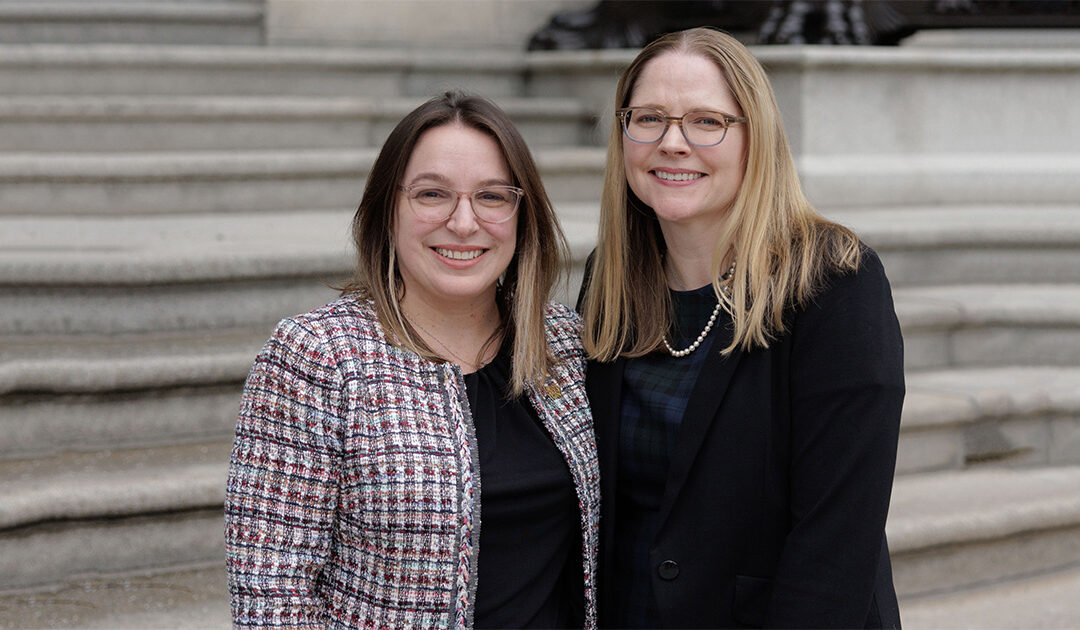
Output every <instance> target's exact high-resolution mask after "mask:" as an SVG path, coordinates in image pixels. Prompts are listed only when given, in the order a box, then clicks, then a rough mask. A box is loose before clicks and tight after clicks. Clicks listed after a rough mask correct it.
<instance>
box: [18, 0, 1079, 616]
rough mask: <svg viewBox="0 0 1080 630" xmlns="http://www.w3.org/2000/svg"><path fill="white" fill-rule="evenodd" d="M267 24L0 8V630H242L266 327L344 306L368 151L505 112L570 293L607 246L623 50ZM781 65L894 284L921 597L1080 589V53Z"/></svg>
mask: <svg viewBox="0 0 1080 630" xmlns="http://www.w3.org/2000/svg"><path fill="white" fill-rule="evenodd" d="M260 10H261V4H260V3H258V2H250V1H246V0H236V1H230V0H216V1H204V2H196V1H194V0H173V1H168V0H158V1H157V2H152V1H128V2H105V1H104V0H102V1H100V2H99V1H95V0H81V1H68V2H53V1H52V0H49V1H45V2H32V3H31V2H11V1H7V0H0V315H2V316H0V434H2V435H3V436H4V437H3V439H2V440H0V479H2V480H3V483H2V485H0V627H9V626H11V627H72V626H78V627H113V628H120V627H210V626H227V625H228V612H227V595H226V594H224V592H223V588H224V575H223V568H222V564H223V555H222V554H223V552H222V535H221V530H222V522H221V520H222V519H221V502H222V498H223V495H224V476H225V470H226V467H227V459H228V450H229V444H230V441H231V434H232V430H233V424H234V421H235V413H236V409H237V406H238V400H239V390H240V386H241V383H242V381H243V379H244V377H245V376H246V373H247V370H248V368H249V367H250V363H251V360H252V358H253V357H254V355H255V353H256V352H257V350H258V348H259V346H260V344H261V343H262V342H263V341H264V340H265V338H266V336H267V335H268V334H269V331H270V329H271V327H272V326H273V324H274V322H276V321H277V320H278V319H280V318H281V317H284V316H287V315H291V314H294V313H298V312H302V311H305V310H308V309H310V308H312V307H314V306H317V305H319V304H321V303H323V302H325V301H327V300H329V299H332V298H333V296H334V292H333V291H332V290H331V289H330V288H328V285H330V284H333V283H334V282H336V281H339V280H340V279H341V278H343V277H344V276H346V275H347V274H348V272H349V269H350V267H351V264H352V262H351V253H350V245H349V243H348V223H349V220H350V218H351V215H352V211H353V209H354V208H355V205H356V203H357V202H358V200H359V197H360V194H361V191H362V189H363V182H364V177H365V174H366V172H367V170H368V169H369V167H370V164H371V162H372V160H373V159H374V156H375V154H376V152H377V150H378V146H379V143H380V142H381V141H382V139H383V138H384V137H385V135H386V133H387V132H388V131H389V129H390V128H391V127H392V125H393V124H394V123H396V121H397V119H399V118H400V116H401V115H403V114H404V113H405V112H407V111H408V110H409V109H411V108H412V107H413V106H415V105H416V104H418V103H419V102H421V101H422V100H423V99H424V98H426V97H428V96H430V95H432V94H435V93H438V92H439V91H440V90H443V89H446V88H448V87H465V88H468V89H473V90H476V91H479V92H481V93H484V94H486V95H489V96H491V97H493V98H495V100H497V101H498V102H499V103H500V104H501V105H502V106H503V107H505V108H506V109H507V111H508V112H510V113H511V116H512V117H513V118H514V119H515V121H517V123H518V124H519V125H520V127H521V129H522V130H523V132H524V134H525V136H526V138H527V140H528V141H529V143H530V146H531V147H533V150H534V153H535V155H536V158H537V161H538V162H539V164H540V165H541V170H542V172H543V176H544V180H545V183H546V185H547V187H548V192H549V194H551V196H552V197H553V198H554V199H555V200H556V205H557V207H558V209H559V213H560V215H561V217H562V218H563V222H564V229H565V231H566V233H567V235H568V237H569V238H570V240H571V245H572V250H573V253H574V255H575V260H576V262H577V265H578V268H576V270H575V278H576V277H577V276H578V275H580V268H579V266H580V264H581V262H582V261H583V259H584V257H585V255H586V254H587V253H588V251H589V250H590V249H591V247H592V244H593V242H594V240H595V233H596V216H597V211H598V208H597V200H598V196H599V190H600V180H601V177H602V170H603V163H604V149H603V145H602V138H604V137H606V129H607V127H606V125H607V121H608V120H610V115H609V114H610V112H609V109H610V107H611V105H610V103H609V102H608V100H609V98H610V96H609V95H610V93H611V91H612V90H613V88H614V83H615V76H616V75H617V72H618V70H619V68H620V67H621V66H622V65H624V64H625V63H627V62H628V61H629V60H630V59H631V58H632V56H633V53H632V52H627V51H595V52H584V53H532V54H526V53H523V52H519V51H512V50H511V51H507V50H498V51H484V50H458V51H441V50H440V51H416V50H412V51H400V50H392V49H386V48H380V49H370V50H367V49H337V48H305V47H291V48H286V47H278V46H265V45H261V42H262V41H263V40H262V38H261V37H262V36H261V34H260V33H261V31H260V30H259V28H258V27H257V26H254V27H252V26H251V24H252V23H255V24H257V23H258V17H257V16H258V15H259V11H260ZM91 14H92V15H94V16H109V17H97V18H92V17H90V16H91ZM210 16H217V17H216V18H214V20H216V21H214V22H213V24H214V26H213V27H210V26H206V24H207V20H210V19H211V17H210ZM252 16H256V17H252ZM200 20H202V21H201V22H200ZM192 24H201V25H202V26H200V27H198V28H192V27H191V25H192ZM13 25H14V26H13ZM121 27H122V28H121ZM219 27H220V28H219ZM165 29H168V30H169V35H168V37H165V36H163V35H160V33H161V32H163V31H164V30H165ZM235 29H250V30H251V31H252V33H248V34H246V35H243V36H240V35H237V34H236V33H235ZM244 32H245V33H247V30H244ZM13 33H14V34H13ZM152 33H154V34H157V35H153V36H152V35H151V34H152ZM248 38H250V39H248ZM758 52H759V54H760V55H761V57H762V59H763V60H764V61H765V62H766V63H767V64H768V66H769V68H770V72H771V73H772V75H773V77H774V81H775V84H776V87H777V91H778V95H779V97H780V99H781V102H782V103H783V105H784V107H785V115H786V116H788V125H789V130H790V132H791V134H792V140H793V144H794V145H795V147H796V149H797V151H798V159H799V163H800V169H801V172H802V175H803V178H804V184H805V185H806V188H807V190H808V191H809V193H810V194H811V195H812V196H813V198H814V201H815V202H816V203H817V204H818V205H819V207H820V208H821V209H822V210H823V211H824V212H825V213H826V214H828V215H829V216H831V217H833V218H835V219H836V220H839V221H841V222H843V223H845V224H847V225H850V226H852V227H854V228H855V229H856V230H857V231H858V232H859V233H860V234H861V235H862V236H863V237H864V239H865V240H866V241H867V242H869V243H870V244H871V245H873V246H874V247H875V248H876V249H877V250H878V251H879V252H880V253H881V255H882V258H883V260H884V261H885V264H886V267H887V269H888V271H889V274H890V278H891V279H892V281H893V284H894V294H895V297H896V304H897V311H898V314H899V316H900V319H901V322H902V325H903V328H904V335H905V343H906V360H907V366H908V389H909V394H908V398H907V403H906V406H905V411H904V418H903V427H902V435H901V445H900V453H899V463H898V473H899V474H898V477H897V481H896V487H895V493H894V500H893V508H892V512H891V517H890V523H889V535H890V539H891V544H892V548H893V552H894V569H895V572H896V583H897V587H898V589H899V591H900V593H901V597H902V609H903V610H904V611H907V610H911V611H914V612H913V613H912V614H913V615H914V617H913V619H915V620H916V622H917V623H916V626H918V623H921V624H922V627H933V626H935V625H939V624H937V623H935V620H936V621H941V620H942V619H943V617H942V616H941V615H947V611H948V610H950V609H949V608H948V602H949V601H952V600H950V599H948V598H950V597H951V598H957V597H966V598H967V599H966V600H965V602H968V601H969V600H970V599H971V598H972V597H978V594H979V593H981V592H984V591H986V589H993V588H997V589H1000V588H1003V587H1006V586H1008V585H1012V584H1029V583H1031V582H1032V580H1039V579H1049V578H1046V577H1045V576H1065V577H1061V578H1059V579H1058V580H1057V582H1054V584H1058V585H1060V584H1066V585H1076V584H1077V583H1078V582H1077V580H1075V579H1072V581H1070V579H1071V578H1069V577H1068V576H1070V575H1073V574H1074V573H1077V571H1078V567H1080V501H1078V499H1077V497H1080V202H1078V201H1077V200H1078V199H1080V194H1077V193H1080V189H1078V184H1077V182H1080V172H1078V171H1080V158H1078V156H1080V154H1078V153H1076V150H1075V147H1072V146H1071V145H1072V144H1074V140H1075V138H1076V137H1077V133H1076V132H1077V131H1080V129H1078V125H1080V121H1077V120H1076V118H1075V115H1073V114H1069V113H1067V112H1071V111H1073V110H1072V109H1070V108H1069V107H1068V105H1067V104H1068V103H1070V102H1075V100H1076V98H1074V97H1080V87H1077V86H1080V81H1077V80H1076V79H1077V78H1080V54H1077V53H1072V52H1068V51H1041V52H1035V51H1014V53H1013V54H1011V55H1003V54H1000V53H996V52H989V51H977V50H976V51H973V50H965V51H960V52H958V51H936V52H935V51H926V50H904V49H900V50H889V51H876V50H875V51H863V50H859V51H850V50H845V49H834V50H820V49H800V48H791V49H762V50H760V51H758ZM1003 93H1007V94H1009V98H1007V99H1002V98H1001V94H1003ZM953 101H955V102H953ZM1058 106H1060V107H1058ZM965 108H967V109H965ZM1070 116H1071V117H1070ZM598 120H599V121H603V122H600V123H598V122H597V121H598ZM1070 130H1071V132H1072V133H1070ZM575 294H576V280H573V281H572V282H571V286H570V287H568V288H567V290H566V292H565V293H564V297H565V298H566V299H571V297H570V296H573V295H575ZM1031 576H1044V577H1034V578H1033V577H1031ZM1018 588H1019V587H1018ZM1025 588H1026V587H1025ZM1073 592H1074V594H1075V591H1073ZM1025 593H1027V591H1025ZM1024 597H1027V598H1028V599H1024V600H1022V601H1032V600H1031V596H1030V595H1025V596H1024ZM998 599H999V600H1000V601H1013V600H1010V599H1008V597H1004V596H1000V597H998ZM1074 599H1076V598H1074ZM1018 601H1021V600H1018ZM965 605H968V606H970V604H965ZM942 611H945V612H942ZM1036 612H1037V611H1036ZM905 614H906V613H905ZM920 615H921V616H920ZM935 615H936V616H935ZM1012 618H1013V619H1019V618H1018V617H1015V616H1014V617H1012ZM918 620H921V622H919V621H918ZM1025 620H1026V621H1025ZM1036 621H1037V617H1031V616H1029V617H1026V618H1024V620H1021V621H1018V622H1016V624H1015V625H1023V623H1026V624H1027V625H1036V623H1035V622H1036ZM940 625H948V624H940ZM1015 625H1014V627H1015ZM1044 627H1053V626H1044Z"/></svg>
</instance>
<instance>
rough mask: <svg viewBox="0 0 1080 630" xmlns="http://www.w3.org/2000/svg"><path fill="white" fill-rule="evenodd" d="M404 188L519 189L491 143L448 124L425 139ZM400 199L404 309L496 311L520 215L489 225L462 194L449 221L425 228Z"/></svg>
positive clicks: (397, 236) (398, 243) (397, 241)
mask: <svg viewBox="0 0 1080 630" xmlns="http://www.w3.org/2000/svg"><path fill="white" fill-rule="evenodd" d="M401 184H402V185H403V186H411V185H413V184H437V185H440V186H445V187H447V188H451V189H453V190H458V191H462V192H471V191H473V190H476V189H477V188H481V187H484V186H493V185H502V186H512V185H513V184H514V182H513V180H512V179H511V177H510V169H509V167H508V166H507V164H506V160H504V159H503V156H502V153H501V152H500V151H499V146H498V144H497V143H496V142H495V140H494V139H493V138H492V137H491V136H489V135H487V134H485V133H483V132H481V131H479V130H477V129H474V128H472V127H467V126H465V125H462V124H460V123H450V124H446V125H441V126H439V127H434V128H432V129H428V130H427V131H425V132H424V133H423V134H422V135H421V136H420V139H419V140H418V141H417V143H416V148H415V149H414V150H413V153H412V156H411V157H410V158H409V163H408V166H406V167H405V175H404V178H403V180H402V182H401ZM397 199H398V201H397V209H396V222H395V223H396V227H395V228H394V247H395V249H396V252H397V265H398V269H399V271H400V272H401V277H402V280H403V281H404V283H405V299H404V304H408V305H409V306H410V307H411V308H425V309H434V311H433V312H438V310H440V309H450V308H462V307H464V308H477V307H479V308H485V307H488V306H493V305H494V303H495V286H496V282H497V281H498V279H499V276H500V275H502V273H503V272H504V271H506V268H507V266H509V264H510V261H511V260H512V259H513V257H514V248H515V242H516V238H517V216H516V215H515V216H514V218H512V219H510V220H509V221H505V222H503V223H484V222H482V221H479V220H477V218H476V215H475V214H473V211H472V206H471V203H472V202H471V200H470V198H469V197H468V196H464V195H463V196H460V197H459V198H458V201H457V207H456V208H455V209H454V212H453V214H451V215H450V218H449V219H447V220H445V221H442V222H440V223H427V222H424V221H421V220H420V219H418V218H417V216H416V214H414V213H413V211H412V209H411V208H410V207H409V200H408V197H407V196H406V194H405V193H404V192H401V193H399V194H398V196H397Z"/></svg>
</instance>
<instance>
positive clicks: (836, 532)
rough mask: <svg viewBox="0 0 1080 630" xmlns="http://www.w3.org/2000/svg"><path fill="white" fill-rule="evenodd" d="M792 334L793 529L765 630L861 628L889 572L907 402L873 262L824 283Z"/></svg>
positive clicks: (890, 316)
mask: <svg viewBox="0 0 1080 630" xmlns="http://www.w3.org/2000/svg"><path fill="white" fill-rule="evenodd" d="M791 334H792V345H791V356H790V362H791V363H790V374H791V381H790V383H791V389H790V394H789V395H790V405H791V407H790V409H791V453H790V468H789V476H790V478H789V483H790V489H791V490H790V492H791V496H790V502H789V506H790V514H789V516H790V519H791V520H790V529H789V533H788V535H787V537H786V539H785V542H784V547H783V551H782V554H781V558H780V563H779V566H778V570H777V574H776V577H775V580H774V584H773V593H772V602H771V605H770V608H769V618H768V620H767V626H769V627H784V628H795V627H802V628H855V627H858V628H862V627H864V624H866V623H867V619H868V616H870V613H871V610H872V609H873V608H874V607H875V606H876V605H877V604H876V602H875V601H874V596H875V584H878V583H879V582H878V580H877V578H878V571H879V570H883V569H885V568H886V567H879V558H880V557H881V553H882V549H883V547H884V543H885V540H884V536H885V519H886V516H887V514H888V509H889V497H890V493H891V488H892V480H893V473H894V467H895V463H896V447H897V440H898V437H899V429H900V412H901V407H902V405H903V398H904V375H903V341H902V339H901V336H900V328H899V324H898V322H897V319H896V314H895V311H894V308H893V302H892V295H891V292H890V289H889V283H888V280H887V279H886V277H885V272H884V269H883V268H882V266H881V262H880V261H879V260H878V258H877V256H876V254H874V252H873V251H871V250H864V255H863V260H862V263H861V265H860V269H859V270H858V272H856V273H850V274H848V275H844V276H837V277H833V278H832V279H831V281H830V283H829V285H828V286H827V287H826V288H825V289H824V290H823V291H822V292H821V293H820V294H819V295H818V296H817V297H816V299H815V300H813V301H812V302H811V303H810V304H808V305H806V306H805V307H803V308H802V309H800V310H799V311H798V312H796V314H795V318H794V325H793V326H792V329H791ZM887 583H888V584H889V585H890V591H891V578H890V580H889V581H888V582H887Z"/></svg>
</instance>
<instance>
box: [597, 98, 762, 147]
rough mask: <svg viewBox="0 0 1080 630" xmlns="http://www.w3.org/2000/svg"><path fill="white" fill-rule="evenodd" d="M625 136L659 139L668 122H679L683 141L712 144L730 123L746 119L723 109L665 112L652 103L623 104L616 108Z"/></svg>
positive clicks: (636, 139) (724, 134) (721, 138)
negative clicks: (678, 113)
mask: <svg viewBox="0 0 1080 630" xmlns="http://www.w3.org/2000/svg"><path fill="white" fill-rule="evenodd" d="M615 116H616V118H618V119H619V122H620V123H622V130H623V133H624V134H625V135H626V137H627V138H629V139H630V140H633V141H634V142H640V143H642V144H652V143H653V142H660V139H661V138H663V137H664V134H666V133H667V131H668V128H669V127H670V126H671V123H673V122H677V123H679V129H680V130H681V131H682V135H683V137H684V138H686V141H687V142H689V143H690V144H692V145H694V146H695V147H715V146H716V145H718V144H720V143H721V142H723V141H724V138H725V137H727V130H728V128H729V127H731V126H732V125H740V124H743V123H745V122H746V117H745V116H732V115H731V114H725V113H724V112H710V111H706V110H695V111H692V112H686V113H685V114H683V115H682V116H668V115H667V113H666V112H664V111H662V110H659V109H655V108H653V107H623V108H622V109H618V110H616V111H615Z"/></svg>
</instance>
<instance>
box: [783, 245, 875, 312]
mask: <svg viewBox="0 0 1080 630" xmlns="http://www.w3.org/2000/svg"><path fill="white" fill-rule="evenodd" d="M883 306H887V307H888V308H889V310H892V289H891V288H890V286H889V279H888V277H887V276H886V275H885V267H884V265H882V263H881V258H879V257H878V255H877V252H875V251H874V250H873V249H871V248H870V247H867V246H866V245H862V246H861V255H860V258H859V265H858V267H857V268H855V269H853V270H832V271H829V272H827V273H826V274H825V277H824V279H823V281H822V285H821V288H820V289H819V290H818V291H817V292H815V294H814V296H813V297H812V298H811V299H810V300H809V301H808V303H807V304H805V305H804V307H803V308H802V309H800V310H802V311H806V312H810V313H812V312H815V311H820V310H822V309H826V310H831V309H834V308H843V309H852V308H859V307H883Z"/></svg>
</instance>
